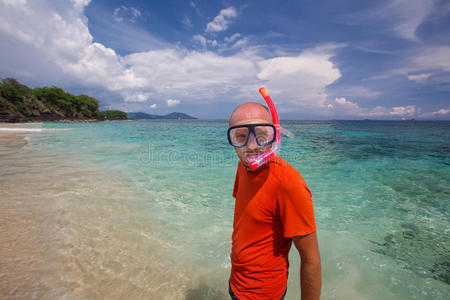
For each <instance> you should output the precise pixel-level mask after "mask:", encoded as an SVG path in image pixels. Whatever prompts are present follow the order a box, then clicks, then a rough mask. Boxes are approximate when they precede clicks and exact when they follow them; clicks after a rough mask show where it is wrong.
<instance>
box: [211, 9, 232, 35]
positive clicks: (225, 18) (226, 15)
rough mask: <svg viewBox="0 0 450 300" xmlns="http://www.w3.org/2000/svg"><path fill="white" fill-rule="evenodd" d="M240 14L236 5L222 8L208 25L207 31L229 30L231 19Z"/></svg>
mask: <svg viewBox="0 0 450 300" xmlns="http://www.w3.org/2000/svg"><path fill="white" fill-rule="evenodd" d="M237 16H238V13H237V11H236V9H235V8H234V7H232V6H231V7H228V8H225V9H222V10H221V11H220V12H219V14H218V15H217V16H216V17H215V18H214V20H213V21H212V22H209V23H208V24H207V25H206V32H217V31H224V30H227V28H228V26H229V25H230V23H231V21H232V20H233V19H235V18H236V17H237Z"/></svg>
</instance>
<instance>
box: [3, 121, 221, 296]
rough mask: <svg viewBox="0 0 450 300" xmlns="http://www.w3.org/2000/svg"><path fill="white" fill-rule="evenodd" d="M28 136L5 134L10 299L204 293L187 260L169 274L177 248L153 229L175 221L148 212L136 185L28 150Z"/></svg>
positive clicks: (5, 243) (5, 269) (175, 264)
mask: <svg viewBox="0 0 450 300" xmlns="http://www.w3.org/2000/svg"><path fill="white" fill-rule="evenodd" d="M17 125H18V124H14V125H13V126H11V125H10V124H7V125H6V126H5V125H4V124H2V125H0V128H2V127H3V128H4V127H11V128H12V127H14V128H17V127H19V126H17ZM21 126H29V125H28V124H21ZM27 134H29V133H26V132H25V133H24V132H20V131H13V132H9V131H1V132H0V166H1V168H0V200H1V201H0V240H1V243H0V299H59V298H61V297H64V298H67V299H100V298H107V299H124V298H129V299H144V298H146V297H150V296H152V297H153V296H154V297H157V298H159V299H186V297H187V298H188V299H191V298H192V295H197V294H198V293H200V294H201V293H204V289H205V288H203V287H202V286H199V287H195V286H193V284H191V283H190V282H192V280H193V279H194V278H195V276H193V275H192V274H187V273H185V272H181V271H179V270H182V269H183V266H182V265H183V264H184V263H185V262H181V263H179V262H175V261H174V262H172V263H171V264H172V267H171V269H170V270H168V269H167V264H168V263H169V264H170V262H168V261H167V260H166V261H164V260H161V259H160V258H161V257H162V256H163V253H165V252H166V251H167V249H170V248H172V247H173V246H172V245H170V244H166V243H164V242H162V241H160V240H159V239H158V238H157V237H156V236H155V235H154V234H153V233H155V232H162V231H163V230H164V229H163V228H164V227H165V226H166V225H165V224H164V223H161V222H155V220H150V219H149V218H148V216H147V215H146V211H148V210H149V209H148V208H146V207H145V206H143V204H142V201H141V200H142V198H141V197H140V196H138V195H137V194H136V193H135V191H134V190H133V189H132V188H130V187H129V186H127V184H125V183H124V182H123V181H121V180H120V179H118V178H117V177H115V176H110V175H109V174H107V173H105V172H103V170H100V169H98V168H96V166H94V165H89V164H80V163H77V162H74V161H73V160H70V159H68V158H67V157H66V156H65V155H64V154H62V153H57V152H51V151H47V152H39V151H36V149H34V148H33V147H27V141H26V140H25V137H26V135H27ZM36 134H39V133H36ZM124 199H126V202H124V201H123V200H124ZM206 291H207V292H208V290H206ZM189 297H191V298H189ZM219 298H220V297H219Z"/></svg>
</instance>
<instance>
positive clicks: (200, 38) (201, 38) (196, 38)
mask: <svg viewBox="0 0 450 300" xmlns="http://www.w3.org/2000/svg"><path fill="white" fill-rule="evenodd" d="M192 40H194V41H196V42H198V43H200V45H202V46H203V48H206V38H205V37H204V36H203V35H201V34H196V35H194V36H193V37H192Z"/></svg>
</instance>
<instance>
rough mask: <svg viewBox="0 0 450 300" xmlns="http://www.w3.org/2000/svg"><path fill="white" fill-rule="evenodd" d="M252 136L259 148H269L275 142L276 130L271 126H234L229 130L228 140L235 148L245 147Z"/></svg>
mask: <svg viewBox="0 0 450 300" xmlns="http://www.w3.org/2000/svg"><path fill="white" fill-rule="evenodd" d="M252 134H253V137H254V139H255V141H256V143H257V144H258V146H267V145H270V144H272V143H273V142H274V141H275V137H276V130H275V127H274V126H273V125H271V124H258V125H256V124H254V125H252V124H248V125H239V126H233V127H230V128H229V129H228V140H229V142H230V144H231V145H232V146H234V147H244V146H245V145H247V143H248V142H249V139H250V138H251V135H252Z"/></svg>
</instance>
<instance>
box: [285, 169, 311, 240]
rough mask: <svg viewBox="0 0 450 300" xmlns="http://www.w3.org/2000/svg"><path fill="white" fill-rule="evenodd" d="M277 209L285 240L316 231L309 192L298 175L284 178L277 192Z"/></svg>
mask: <svg viewBox="0 0 450 300" xmlns="http://www.w3.org/2000/svg"><path fill="white" fill-rule="evenodd" d="M278 207H279V209H280V220H281V223H282V225H283V230H284V236H285V237H286V238H290V237H293V236H302V235H307V234H310V233H313V232H315V231H316V221H315V218H314V210H313V203H312V199H311V192H310V191H309V189H308V186H307V185H306V183H305V181H304V180H303V178H302V177H301V176H300V174H299V173H294V174H292V173H291V174H289V176H286V177H284V179H283V181H282V182H281V187H280V189H279V192H278Z"/></svg>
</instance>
